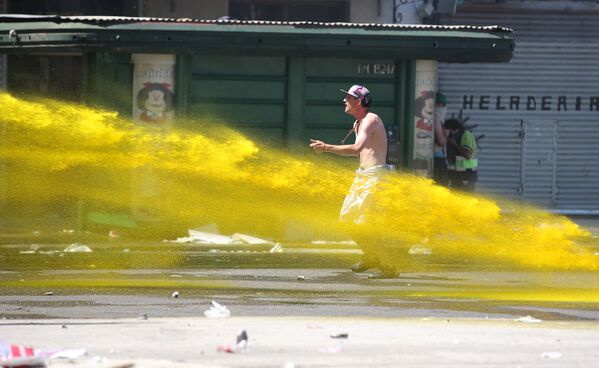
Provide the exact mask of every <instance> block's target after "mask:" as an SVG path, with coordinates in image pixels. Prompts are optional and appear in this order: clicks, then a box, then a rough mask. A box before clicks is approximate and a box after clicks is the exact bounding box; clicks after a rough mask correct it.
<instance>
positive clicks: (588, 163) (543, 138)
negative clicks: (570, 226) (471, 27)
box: [439, 2, 599, 214]
mask: <svg viewBox="0 0 599 368" xmlns="http://www.w3.org/2000/svg"><path fill="white" fill-rule="evenodd" d="M569 4H570V3H569ZM574 5H576V4H574ZM579 5H580V6H579V8H581V9H580V11H577V10H576V7H575V8H574V9H570V10H569V11H567V10H566V9H565V8H562V9H560V8H559V7H558V5H556V4H553V5H552V7H553V8H552V9H551V8H549V5H547V8H545V9H544V8H543V7H537V8H535V9H528V10H527V11H523V10H524V9H522V7H525V6H526V4H524V3H523V4H514V3H513V2H512V3H509V2H507V3H505V4H486V5H485V6H480V5H479V7H474V6H471V7H470V8H468V7H461V8H460V11H459V12H458V13H457V14H455V15H454V16H453V17H452V18H448V19H445V20H444V23H446V24H480V23H485V24H497V23H500V24H504V25H506V26H508V27H510V28H512V29H514V31H515V33H516V34H517V36H518V48H517V49H516V50H515V52H514V58H513V59H512V60H511V61H510V63H507V64H492V65H491V64H477V63H475V64H468V65H461V64H449V63H441V64H440V68H439V88H440V90H441V91H443V93H445V94H446V96H447V98H448V111H449V113H451V112H458V111H459V110H460V109H462V110H463V113H464V116H468V117H470V120H469V121H468V123H469V124H473V125H477V127H476V128H475V129H474V130H473V132H474V133H475V135H477V136H481V135H484V138H483V139H481V140H480V141H479V143H480V146H481V150H480V156H479V157H480V168H479V184H480V185H479V188H480V189H481V190H484V191H486V192H491V193H495V194H500V195H501V196H503V197H509V198H513V199H521V200H524V201H527V202H532V203H535V204H538V205H541V206H544V207H547V208H551V209H553V210H555V211H557V212H564V213H572V214H576V213H579V214H592V213H596V212H597V211H598V210H599V186H598V185H597V182H598V181H599V162H598V161H597V156H598V154H599V148H598V146H597V142H598V141H599V89H598V88H597V86H599V70H598V67H597V60H598V59H599V47H598V46H599V43H598V41H597V40H598V39H599V22H597V11H599V8H598V7H597V6H596V4H595V5H593V6H594V7H595V9H594V12H592V11H593V9H592V7H593V6H591V8H589V4H586V5H585V6H584V8H585V9H582V8H583V5H584V4H579ZM564 6H565V5H564Z"/></svg>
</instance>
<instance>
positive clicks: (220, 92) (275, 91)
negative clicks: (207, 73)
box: [191, 78, 285, 103]
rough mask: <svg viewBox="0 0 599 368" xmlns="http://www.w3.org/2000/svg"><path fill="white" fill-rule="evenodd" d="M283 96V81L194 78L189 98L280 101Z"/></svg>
mask: <svg viewBox="0 0 599 368" xmlns="http://www.w3.org/2000/svg"><path fill="white" fill-rule="evenodd" d="M284 96H285V81H284V80H281V81H261V80H217V79H202V78H194V79H193V81H192V83H191V98H192V100H197V99H213V98H234V99H235V98H236V99H244V98H250V99H257V100H260V99H271V100H281V103H284V101H283V98H284Z"/></svg>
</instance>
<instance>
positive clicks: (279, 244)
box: [268, 243, 283, 253]
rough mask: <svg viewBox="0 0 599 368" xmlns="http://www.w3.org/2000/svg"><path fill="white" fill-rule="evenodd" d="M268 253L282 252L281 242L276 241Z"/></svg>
mask: <svg viewBox="0 0 599 368" xmlns="http://www.w3.org/2000/svg"><path fill="white" fill-rule="evenodd" d="M268 253H283V246H282V245H281V243H277V244H275V245H274V246H273V247H272V248H270V250H269V251H268Z"/></svg>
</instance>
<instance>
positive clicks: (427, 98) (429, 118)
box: [414, 91, 435, 136]
mask: <svg viewBox="0 0 599 368" xmlns="http://www.w3.org/2000/svg"><path fill="white" fill-rule="evenodd" d="M414 110H415V115H416V116H417V117H418V118H419V119H418V121H417V122H416V128H417V129H420V130H423V131H424V132H427V133H428V132H432V131H433V122H434V115H435V91H422V92H421V94H420V97H418V98H417V99H416V104H415V109H414ZM425 134H426V133H425ZM427 136H428V134H427Z"/></svg>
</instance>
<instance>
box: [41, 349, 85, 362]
mask: <svg viewBox="0 0 599 368" xmlns="http://www.w3.org/2000/svg"><path fill="white" fill-rule="evenodd" d="M85 354H87V351H86V350H85V349H65V350H61V351H57V352H56V353H54V354H52V355H50V359H70V360H73V359H79V358H81V357H83V356H85Z"/></svg>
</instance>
